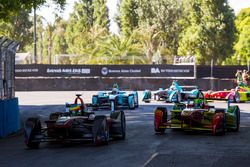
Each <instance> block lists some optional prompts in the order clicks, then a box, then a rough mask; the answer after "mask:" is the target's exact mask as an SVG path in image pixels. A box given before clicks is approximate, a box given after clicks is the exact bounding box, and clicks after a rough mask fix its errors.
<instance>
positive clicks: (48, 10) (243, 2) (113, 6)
mask: <svg viewBox="0 0 250 167" xmlns="http://www.w3.org/2000/svg"><path fill="white" fill-rule="evenodd" d="M77 1H78V0H66V6H65V10H64V11H63V13H62V14H59V15H60V16H62V17H63V18H64V19H65V20H67V19H68V18H69V14H70V13H71V12H72V11H73V6H74V3H75V2H77ZM228 2H229V5H230V6H231V7H232V8H233V9H234V12H235V13H236V14H237V13H239V11H240V9H242V8H247V7H250V0H228ZM48 4H49V6H50V7H46V6H44V7H41V8H40V9H39V10H37V14H39V15H42V16H43V17H44V18H45V19H46V20H47V22H50V23H52V22H53V21H54V19H55V18H54V14H53V13H54V11H55V7H56V6H55V5H53V3H52V2H51V1H50V0H48ZM107 6H108V8H109V16H110V19H111V22H110V31H111V32H113V33H115V34H117V33H118V26H117V24H116V23H115V22H114V16H115V14H116V11H117V0H107Z"/></svg>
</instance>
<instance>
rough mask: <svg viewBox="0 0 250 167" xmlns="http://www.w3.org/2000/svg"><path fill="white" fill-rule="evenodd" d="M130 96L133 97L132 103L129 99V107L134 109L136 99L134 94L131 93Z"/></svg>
mask: <svg viewBox="0 0 250 167" xmlns="http://www.w3.org/2000/svg"><path fill="white" fill-rule="evenodd" d="M128 98H132V101H131V103H130V102H129V100H128V108H129V109H130V110H134V109H135V100H134V95H130V96H129V97H128Z"/></svg>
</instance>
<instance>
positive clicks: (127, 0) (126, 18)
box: [119, 0, 139, 36]
mask: <svg viewBox="0 0 250 167" xmlns="http://www.w3.org/2000/svg"><path fill="white" fill-rule="evenodd" d="M137 10H138V1H137V0H123V1H122V2H121V4H120V11H119V14H120V16H119V21H120V26H121V27H120V28H121V31H122V34H123V35H125V36H129V35H131V34H132V32H133V30H134V29H136V28H138V21H139V18H138V17H139V16H138V11H137Z"/></svg>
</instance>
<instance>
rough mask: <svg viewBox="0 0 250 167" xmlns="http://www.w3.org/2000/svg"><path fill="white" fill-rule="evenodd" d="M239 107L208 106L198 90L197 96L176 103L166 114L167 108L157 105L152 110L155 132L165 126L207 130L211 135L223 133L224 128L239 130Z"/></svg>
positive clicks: (161, 131)
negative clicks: (185, 101) (184, 101)
mask: <svg viewBox="0 0 250 167" xmlns="http://www.w3.org/2000/svg"><path fill="white" fill-rule="evenodd" d="M239 127H240V109H239V107H238V106H237V105H235V106H230V104H229V105H228V108H227V109H221V108H215V107H214V106H209V105H208V104H207V102H206V100H205V98H204V96H203V93H202V92H201V91H199V95H198V96H197V97H189V99H188V101H187V103H186V104H185V103H176V104H175V105H174V107H173V109H172V110H171V111H170V115H168V111H167V108H165V107H157V108H156V109H155V111H154V128H155V132H156V133H164V132H165V129H166V128H177V129H182V130H189V131H190V130H200V131H208V132H211V133H212V134H213V135H224V134H225V131H226V130H228V131H229V130H231V131H239Z"/></svg>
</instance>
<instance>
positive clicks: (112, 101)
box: [92, 84, 139, 111]
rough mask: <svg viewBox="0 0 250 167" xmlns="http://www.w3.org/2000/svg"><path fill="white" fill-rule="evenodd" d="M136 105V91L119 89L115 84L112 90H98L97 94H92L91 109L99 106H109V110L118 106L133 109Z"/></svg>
mask: <svg viewBox="0 0 250 167" xmlns="http://www.w3.org/2000/svg"><path fill="white" fill-rule="evenodd" d="M138 106H139V103H138V93H137V91H132V92H125V91H121V90H120V89H119V87H118V85H117V84H115V85H114V86H113V89H112V91H109V92H98V94H97V95H93V96H92V108H93V110H98V109H100V108H109V109H111V111H114V110H116V109H120V108H129V109H131V110H133V109H135V108H137V107H138Z"/></svg>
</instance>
